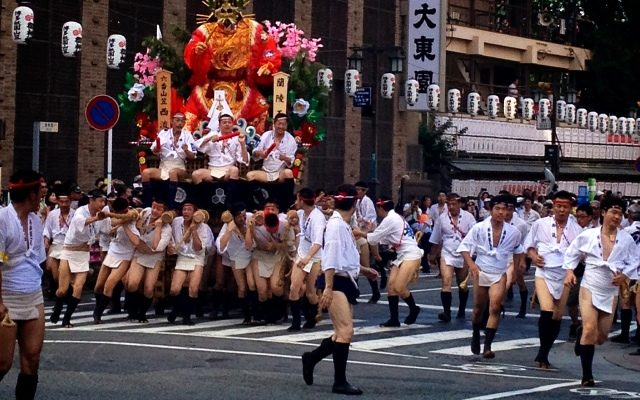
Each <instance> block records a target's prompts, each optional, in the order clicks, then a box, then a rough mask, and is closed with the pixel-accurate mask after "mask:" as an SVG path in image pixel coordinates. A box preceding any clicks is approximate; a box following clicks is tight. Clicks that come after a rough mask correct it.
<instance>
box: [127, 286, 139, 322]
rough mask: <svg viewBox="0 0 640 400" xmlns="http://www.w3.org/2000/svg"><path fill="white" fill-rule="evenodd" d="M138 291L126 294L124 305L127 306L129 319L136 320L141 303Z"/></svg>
mask: <svg viewBox="0 0 640 400" xmlns="http://www.w3.org/2000/svg"><path fill="white" fill-rule="evenodd" d="M139 302H140V301H139V297H138V291H135V292H130V291H128V290H127V291H125V292H124V304H126V305H127V318H128V319H134V318H136V314H137V312H138V303H139Z"/></svg>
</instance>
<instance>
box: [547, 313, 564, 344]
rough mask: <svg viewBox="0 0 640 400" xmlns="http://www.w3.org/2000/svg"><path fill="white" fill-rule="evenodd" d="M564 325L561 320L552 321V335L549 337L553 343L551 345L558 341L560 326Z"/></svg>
mask: <svg viewBox="0 0 640 400" xmlns="http://www.w3.org/2000/svg"><path fill="white" fill-rule="evenodd" d="M561 325H562V320H561V319H552V320H551V335H550V336H549V340H550V341H551V345H553V342H555V341H556V339H557V338H558V335H559V334H560V326H561Z"/></svg>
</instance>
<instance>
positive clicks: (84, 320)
mask: <svg viewBox="0 0 640 400" xmlns="http://www.w3.org/2000/svg"><path fill="white" fill-rule="evenodd" d="M78 314H79V315H78V316H82V315H87V314H89V315H91V316H90V317H84V318H77V316H76V314H75V313H74V314H73V315H72V316H71V323H72V324H73V325H74V326H77V325H79V324H85V323H87V322H90V323H93V311H86V312H82V313H78ZM122 318H126V315H125V316H123V314H106V315H103V316H102V321H110V320H112V319H122ZM47 320H48V317H47ZM60 321H62V317H60ZM60 324H61V322H58V323H57V324H52V323H51V322H49V321H47V322H46V323H45V324H44V326H45V328H49V329H66V328H64V327H62V325H60ZM96 326H100V325H96Z"/></svg>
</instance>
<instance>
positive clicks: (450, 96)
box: [447, 89, 460, 113]
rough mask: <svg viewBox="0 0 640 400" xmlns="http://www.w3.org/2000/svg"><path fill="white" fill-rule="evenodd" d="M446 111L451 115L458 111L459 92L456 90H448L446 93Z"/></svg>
mask: <svg viewBox="0 0 640 400" xmlns="http://www.w3.org/2000/svg"><path fill="white" fill-rule="evenodd" d="M447 110H448V111H449V112H451V113H457V112H459V111H460V91H459V90H458V89H449V91H448V92H447Z"/></svg>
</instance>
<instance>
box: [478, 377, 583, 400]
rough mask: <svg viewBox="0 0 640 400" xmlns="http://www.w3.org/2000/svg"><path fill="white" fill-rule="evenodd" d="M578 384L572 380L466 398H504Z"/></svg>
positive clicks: (480, 399)
mask: <svg viewBox="0 0 640 400" xmlns="http://www.w3.org/2000/svg"><path fill="white" fill-rule="evenodd" d="M577 385H580V381H572V382H566V383H555V384H553V385H544V386H538V387H534V388H531V389H520V390H512V391H510V392H502V393H493V394H487V395H485V396H478V397H470V398H468V399H466V400H493V399H504V398H506V397H514V396H520V395H522V394H529V393H540V392H548V391H551V390H554V389H559V388H563V387H569V386H577Z"/></svg>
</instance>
